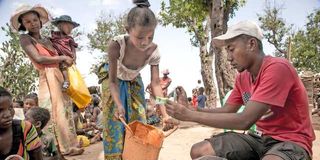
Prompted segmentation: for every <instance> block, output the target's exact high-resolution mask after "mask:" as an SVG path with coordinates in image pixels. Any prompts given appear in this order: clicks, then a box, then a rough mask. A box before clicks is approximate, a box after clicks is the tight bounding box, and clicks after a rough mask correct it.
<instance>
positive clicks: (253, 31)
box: [213, 21, 263, 47]
mask: <svg viewBox="0 0 320 160" xmlns="http://www.w3.org/2000/svg"><path fill="white" fill-rule="evenodd" d="M242 34H245V35H249V36H252V37H255V38H257V39H258V40H260V41H261V40H262V38H263V34H262V31H261V28H260V27H259V26H258V25H257V24H256V23H254V22H252V21H241V22H239V23H237V24H235V25H233V26H230V27H229V28H228V30H227V32H226V33H225V34H223V35H220V36H218V37H215V38H213V43H214V44H215V45H216V46H218V47H220V46H223V45H225V41H226V40H228V39H232V38H234V37H237V36H239V35H242Z"/></svg>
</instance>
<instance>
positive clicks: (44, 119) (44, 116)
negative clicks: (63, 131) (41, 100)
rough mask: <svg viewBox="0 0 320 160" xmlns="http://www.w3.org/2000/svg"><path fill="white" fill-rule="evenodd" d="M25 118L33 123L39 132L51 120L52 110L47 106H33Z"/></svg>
mask: <svg viewBox="0 0 320 160" xmlns="http://www.w3.org/2000/svg"><path fill="white" fill-rule="evenodd" d="M25 120H27V121H29V122H30V123H32V124H33V125H34V126H35V127H36V129H37V131H38V133H39V132H40V131H41V130H42V129H43V128H44V127H45V126H46V125H47V123H48V121H49V120H50V112H49V111H48V110H47V109H45V108H40V107H33V108H30V109H29V110H28V111H27V113H26V114H25Z"/></svg>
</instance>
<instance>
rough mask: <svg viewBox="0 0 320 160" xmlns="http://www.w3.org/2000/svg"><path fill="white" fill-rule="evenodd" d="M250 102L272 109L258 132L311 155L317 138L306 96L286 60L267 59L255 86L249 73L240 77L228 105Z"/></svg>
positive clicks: (261, 123)
mask: <svg viewBox="0 0 320 160" xmlns="http://www.w3.org/2000/svg"><path fill="white" fill-rule="evenodd" d="M249 100H250V101H256V102H261V103H266V104H269V105H270V109H271V112H272V113H271V114H270V115H269V114H268V116H267V117H264V116H263V117H262V118H261V119H260V120H258V122H257V123H256V125H257V127H258V130H260V131H262V132H263V134H264V135H268V136H271V137H272V138H274V139H276V140H280V141H291V142H294V143H296V144H298V145H299V146H302V147H303V148H304V149H306V150H307V151H308V152H309V153H310V154H311V155H312V141H313V140H315V134H314V131H313V128H312V125H311V120H310V115H309V109H308V97H307V93H306V90H305V88H304V86H303V83H302V82H301V80H300V78H299V77H298V74H297V72H296V70H295V69H294V67H293V66H292V65H291V64H290V63H289V62H288V61H287V60H285V59H283V58H274V57H270V56H266V57H265V58H264V60H263V64H262V65H261V68H260V71H259V74H258V76H257V77H256V81H255V82H252V78H251V75H250V73H249V72H248V71H244V72H242V73H240V74H239V75H238V76H237V79H236V84H235V87H234V89H233V92H232V93H231V95H230V97H229V98H228V101H227V103H229V104H235V105H242V104H246V102H248V101H249Z"/></svg>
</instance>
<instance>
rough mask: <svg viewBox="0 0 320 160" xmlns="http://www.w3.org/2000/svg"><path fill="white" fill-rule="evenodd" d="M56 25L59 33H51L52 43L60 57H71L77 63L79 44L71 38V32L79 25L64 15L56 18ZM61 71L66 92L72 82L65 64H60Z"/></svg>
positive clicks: (54, 21)
mask: <svg viewBox="0 0 320 160" xmlns="http://www.w3.org/2000/svg"><path fill="white" fill-rule="evenodd" d="M51 23H52V24H53V25H55V26H56V27H57V28H58V29H59V31H52V32H51V38H50V40H51V42H52V45H53V47H54V48H55V49H56V50H57V52H58V54H59V55H64V56H69V57H71V58H73V59H74V61H76V50H75V48H77V47H78V44H77V43H75V41H74V39H73V38H72V37H71V36H70V34H71V31H72V30H73V29H74V28H76V27H78V26H79V24H78V23H76V22H74V21H72V19H71V17H70V16H68V15H62V16H60V17H58V18H55V19H54V20H52V22H51ZM60 69H61V71H62V74H63V78H64V82H63V84H62V89H63V90H64V91H65V90H66V89H68V88H69V85H70V82H69V77H68V72H67V70H66V69H67V65H66V64H65V63H61V64H60Z"/></svg>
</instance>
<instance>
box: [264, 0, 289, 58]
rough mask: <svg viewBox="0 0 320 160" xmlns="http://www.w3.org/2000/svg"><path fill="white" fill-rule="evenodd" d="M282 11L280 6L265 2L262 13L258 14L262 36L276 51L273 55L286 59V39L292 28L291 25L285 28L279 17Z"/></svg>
mask: <svg viewBox="0 0 320 160" xmlns="http://www.w3.org/2000/svg"><path fill="white" fill-rule="evenodd" d="M282 9H283V7H282V6H277V4H273V5H272V4H271V3H270V2H269V1H267V2H266V8H265V9H264V13H263V14H258V18H259V21H260V22H261V29H262V30H263V31H264V34H263V35H264V37H265V38H266V39H267V40H268V42H269V43H271V44H272V45H273V46H274V47H275V48H276V49H277V50H276V51H275V53H274V54H275V56H277V57H287V51H286V48H287V42H286V38H287V36H288V35H289V32H290V31H291V28H292V25H289V26H286V22H285V20H284V19H283V18H281V17H280V16H281V10H282Z"/></svg>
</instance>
